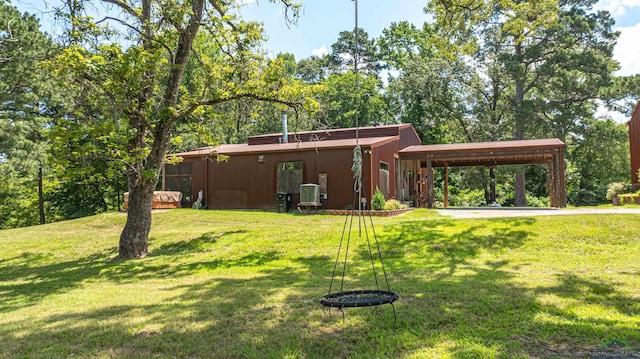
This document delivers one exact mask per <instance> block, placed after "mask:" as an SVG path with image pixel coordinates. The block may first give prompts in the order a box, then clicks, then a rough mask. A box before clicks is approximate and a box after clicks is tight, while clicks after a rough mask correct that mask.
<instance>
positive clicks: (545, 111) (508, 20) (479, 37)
mask: <svg viewBox="0 0 640 359" xmlns="http://www.w3.org/2000/svg"><path fill="white" fill-rule="evenodd" d="M594 4H595V1H594V0H578V1H568V0H567V1H564V0H562V1H559V2H556V1H555V0H545V1H536V2H533V1H486V2H484V1H483V2H481V1H470V2H468V1H455V2H448V1H447V2H445V1H439V0H434V1H431V2H430V3H429V5H428V8H429V10H430V11H431V12H432V13H433V14H434V16H435V18H436V21H437V23H438V25H439V26H441V27H442V28H444V29H446V30H447V31H449V34H450V36H449V37H448V39H449V44H454V45H456V46H453V48H455V49H458V51H461V52H466V53H469V54H473V53H474V51H470V50H471V49H473V48H486V47H490V48H493V49H496V50H497V51H494V53H496V55H497V56H495V57H492V58H491V60H492V61H493V62H492V63H489V64H485V65H486V66H485V67H484V68H486V69H495V68H499V69H500V71H501V72H502V73H503V74H504V75H506V76H505V77H501V78H500V81H503V80H504V79H505V78H506V79H508V83H503V84H501V85H500V86H495V85H493V86H491V85H488V86H487V88H491V87H493V88H494V89H499V88H501V89H503V90H505V91H501V95H500V96H506V98H507V100H506V101H505V100H501V101H498V102H499V103H502V104H511V110H510V116H509V117H510V118H511V122H512V125H511V129H512V134H511V136H512V138H513V139H525V138H530V137H537V136H552V135H555V136H558V137H561V138H566V136H567V134H568V133H570V132H571V131H572V129H573V127H574V125H575V123H576V122H577V121H579V120H580V119H581V118H584V117H585V116H588V115H590V114H591V113H592V112H593V110H594V109H595V107H594V106H593V105H592V104H590V100H593V99H595V98H596V94H597V93H598V88H599V87H601V86H606V85H607V84H608V83H609V82H610V78H611V73H612V71H613V70H615V68H616V64H615V62H614V61H613V59H612V49H613V44H614V43H615V39H616V37H617V34H616V33H615V32H613V31H612V30H611V27H612V24H613V22H612V20H611V17H610V15H609V14H608V13H607V12H597V13H594V12H592V11H591V8H592V7H593V5H594ZM483 52H484V51H482V50H481V51H480V52H479V53H483ZM483 77H484V78H488V79H490V80H491V79H492V77H491V76H483ZM493 79H494V80H495V79H497V78H495V77H493ZM498 102H496V103H498ZM500 111H503V107H502V106H501V108H500ZM524 188H525V176H524V170H521V171H519V172H518V174H517V180H516V205H519V206H521V205H525V204H526V199H525V196H524V194H525V193H524Z"/></svg>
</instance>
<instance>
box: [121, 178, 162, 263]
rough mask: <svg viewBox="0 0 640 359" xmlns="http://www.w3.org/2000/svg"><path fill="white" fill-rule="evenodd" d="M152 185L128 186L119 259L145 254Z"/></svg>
mask: <svg viewBox="0 0 640 359" xmlns="http://www.w3.org/2000/svg"><path fill="white" fill-rule="evenodd" d="M130 176H131V175H130ZM154 187H155V186H154V185H153V184H145V185H141V184H137V185H130V186H129V209H128V211H127V223H126V224H125V226H124V230H123V231H122V233H121V234H120V247H119V254H118V257H119V258H121V259H129V258H144V257H145V256H146V255H147V252H148V248H149V241H148V238H149V230H150V229H151V202H152V201H153V190H154Z"/></svg>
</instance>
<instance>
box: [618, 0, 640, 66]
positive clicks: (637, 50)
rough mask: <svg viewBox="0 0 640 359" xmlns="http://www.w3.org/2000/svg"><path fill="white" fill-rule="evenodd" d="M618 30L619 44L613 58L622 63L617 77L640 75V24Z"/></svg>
mask: <svg viewBox="0 0 640 359" xmlns="http://www.w3.org/2000/svg"><path fill="white" fill-rule="evenodd" d="M638 1H640V0H638ZM616 30H618V31H620V37H619V38H618V43H617V44H616V47H615V48H614V49H613V57H614V58H615V59H616V60H618V61H619V62H620V70H618V71H617V72H616V75H618V76H628V75H635V74H640V61H639V59H640V46H638V39H640V22H639V23H637V24H635V25H634V26H628V27H620V28H618V29H616Z"/></svg>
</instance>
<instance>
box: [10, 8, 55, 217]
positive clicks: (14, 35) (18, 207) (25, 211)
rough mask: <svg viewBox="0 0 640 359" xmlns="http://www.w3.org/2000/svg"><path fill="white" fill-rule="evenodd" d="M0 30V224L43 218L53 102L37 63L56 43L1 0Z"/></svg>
mask: <svg viewBox="0 0 640 359" xmlns="http://www.w3.org/2000/svg"><path fill="white" fill-rule="evenodd" d="M0 29H2V30H0V174H1V175H0V182H2V183H1V184H0V191H7V192H4V193H0V197H3V199H4V200H3V201H0V212H1V213H3V214H0V228H1V227H4V226H14V225H20V226H22V225H30V224H35V223H44V222H45V205H44V196H43V167H45V169H44V173H45V174H46V171H47V170H46V149H47V145H46V141H45V137H46V129H47V126H46V123H47V120H48V116H49V115H50V114H51V113H52V112H54V111H55V104H53V103H52V102H51V101H50V97H51V94H52V93H53V92H54V89H53V88H51V86H50V82H49V81H48V79H47V76H46V74H45V73H44V72H43V71H42V70H41V68H40V66H39V63H40V61H42V60H44V59H46V58H48V57H51V56H53V55H54V54H55V53H56V51H57V47H56V46H55V45H54V43H53V42H52V41H51V39H50V38H49V37H48V36H47V35H46V34H43V33H41V32H40V31H39V23H38V20H37V19H36V18H35V17H34V16H33V15H30V14H26V13H25V14H20V12H19V11H18V10H17V9H16V8H15V7H13V6H10V5H8V4H6V3H4V2H0ZM36 193H37V194H36ZM34 214H35V215H34ZM36 219H38V220H36ZM3 223H4V224H3ZM7 223H12V224H7Z"/></svg>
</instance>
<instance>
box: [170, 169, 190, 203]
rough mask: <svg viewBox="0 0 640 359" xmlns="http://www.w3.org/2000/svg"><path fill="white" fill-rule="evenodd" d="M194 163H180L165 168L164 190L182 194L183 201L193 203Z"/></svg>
mask: <svg viewBox="0 0 640 359" xmlns="http://www.w3.org/2000/svg"><path fill="white" fill-rule="evenodd" d="M192 171H193V169H192V163H190V162H188V163H178V164H177V165H165V166H164V190H165V191H179V192H182V200H183V201H185V202H191V201H192V200H193V198H192V196H193V191H192V189H191V174H192Z"/></svg>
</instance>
